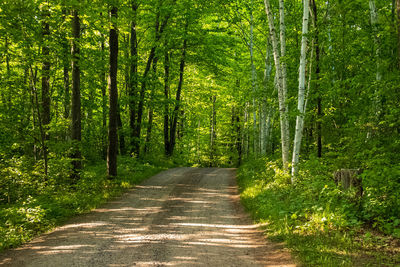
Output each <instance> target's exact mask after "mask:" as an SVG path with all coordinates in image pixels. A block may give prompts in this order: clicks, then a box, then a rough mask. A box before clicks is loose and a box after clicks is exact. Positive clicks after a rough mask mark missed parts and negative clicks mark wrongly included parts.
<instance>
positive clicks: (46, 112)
mask: <svg viewBox="0 0 400 267" xmlns="http://www.w3.org/2000/svg"><path fill="white" fill-rule="evenodd" d="M49 16H50V15H49V12H48V11H44V13H43V17H44V18H43V19H44V22H43V24H42V27H43V28H42V36H43V47H42V57H43V62H42V124H43V127H44V129H45V132H46V140H47V139H48V135H47V126H48V124H49V123H50V48H49V46H48V42H49V40H48V39H49V35H50V26H49V23H48V22H47V21H46V20H48V19H49ZM46 153H47V152H46Z"/></svg>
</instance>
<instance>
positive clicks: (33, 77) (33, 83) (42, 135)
mask: <svg viewBox="0 0 400 267" xmlns="http://www.w3.org/2000/svg"><path fill="white" fill-rule="evenodd" d="M30 72H31V79H30V84H31V89H32V91H33V92H32V95H33V96H34V99H35V104H36V111H37V117H38V125H39V130H40V144H41V147H42V150H43V152H44V153H43V161H44V164H43V165H44V166H43V167H44V174H45V176H46V177H47V174H48V166H49V164H48V158H47V147H46V131H45V129H44V127H43V121H42V115H41V112H40V108H39V99H38V92H37V88H36V73H35V75H34V74H33V70H32V67H30Z"/></svg>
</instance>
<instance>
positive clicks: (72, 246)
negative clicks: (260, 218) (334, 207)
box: [0, 168, 295, 267]
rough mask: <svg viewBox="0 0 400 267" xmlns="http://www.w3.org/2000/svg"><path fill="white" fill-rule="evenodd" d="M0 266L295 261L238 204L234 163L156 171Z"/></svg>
mask: <svg viewBox="0 0 400 267" xmlns="http://www.w3.org/2000/svg"><path fill="white" fill-rule="evenodd" d="M0 265H4V266H18V267H19V266H40V267H42V266H216V267H223V266H295V265H294V264H293V261H292V260H291V257H290V255H289V253H288V252H285V251H284V250H283V249H282V248H280V247H277V246H276V245H273V244H270V243H268V242H267V241H266V240H265V239H264V238H263V235H262V233H261V232H260V231H259V230H258V229H257V228H256V227H255V226H253V225H252V224H251V221H250V220H249V218H248V217H247V216H246V214H245V213H244V211H243V208H242V207H241V206H240V204H239V197H238V193H237V187H236V182H235V170H234V169H217V168H205V169H197V168H176V169H171V170H168V171H165V172H162V173H160V174H158V175H156V176H154V177H152V178H150V179H149V180H147V181H145V182H144V183H142V184H141V185H139V186H137V187H136V188H135V189H132V190H130V191H129V192H128V193H126V194H124V195H123V196H122V197H121V198H119V199H117V200H114V201H112V202H110V203H108V204H106V205H104V206H103V207H102V208H99V209H96V210H94V211H93V212H91V213H89V214H86V215H83V216H79V217H77V218H74V219H73V220H71V221H70V222H69V223H68V224H66V225H65V226H63V227H59V228H57V229H56V230H55V231H53V232H51V233H49V234H45V235H43V236H41V237H40V238H37V239H35V240H33V241H32V242H30V243H29V244H27V245H25V246H23V247H22V248H19V249H14V250H9V251H6V252H4V253H2V254H0Z"/></svg>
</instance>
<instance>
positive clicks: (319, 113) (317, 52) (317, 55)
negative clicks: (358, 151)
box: [312, 0, 322, 158]
mask: <svg viewBox="0 0 400 267" xmlns="http://www.w3.org/2000/svg"><path fill="white" fill-rule="evenodd" d="M312 8H313V13H314V16H313V17H314V29H315V65H316V68H315V80H316V81H317V82H316V84H315V87H316V88H315V91H316V92H317V156H318V157H319V158H321V157H322V123H321V120H322V97H321V92H320V90H319V78H320V72H321V70H320V64H319V63H320V50H319V28H318V13H317V5H316V4H315V0H312Z"/></svg>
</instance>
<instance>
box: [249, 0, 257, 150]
mask: <svg viewBox="0 0 400 267" xmlns="http://www.w3.org/2000/svg"><path fill="white" fill-rule="evenodd" d="M253 37H254V36H253V1H252V0H251V2H250V45H249V47H250V61H251V87H252V88H253V152H254V157H257V150H258V146H257V144H258V141H257V109H256V99H255V97H256V93H257V76H256V67H255V65H254V51H253V50H254V43H253Z"/></svg>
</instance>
